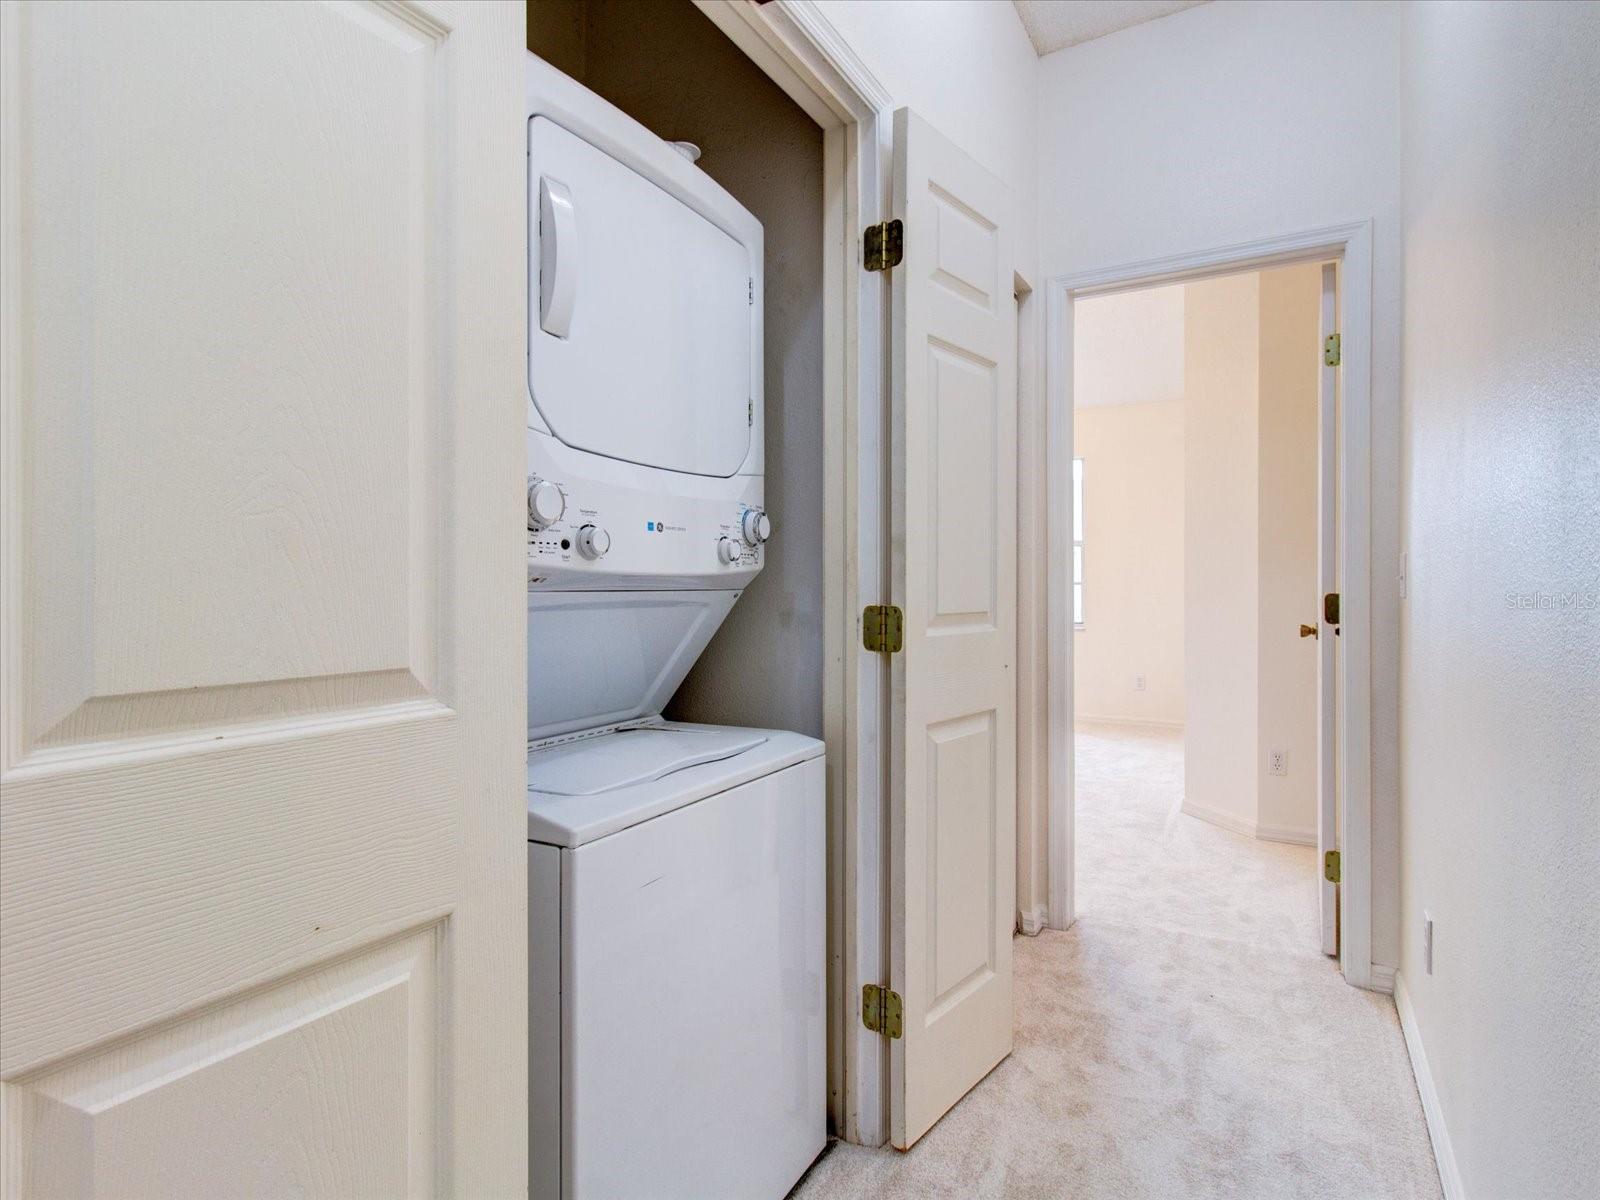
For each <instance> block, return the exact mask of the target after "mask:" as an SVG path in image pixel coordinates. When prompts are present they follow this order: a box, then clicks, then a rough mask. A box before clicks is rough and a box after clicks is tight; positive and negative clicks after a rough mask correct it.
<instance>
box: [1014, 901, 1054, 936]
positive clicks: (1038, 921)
mask: <svg viewBox="0 0 1600 1200" xmlns="http://www.w3.org/2000/svg"><path fill="white" fill-rule="evenodd" d="M1048 916H1049V913H1047V912H1046V911H1045V908H1044V906H1043V905H1040V906H1039V907H1038V908H1034V909H1030V910H1029V911H1027V912H1023V913H1018V914H1017V928H1018V929H1020V930H1022V932H1023V933H1024V934H1026V935H1027V936H1028V937H1038V936H1039V931H1040V930H1041V929H1044V928H1046V927H1047V925H1048V924H1049V922H1048V920H1047V918H1048Z"/></svg>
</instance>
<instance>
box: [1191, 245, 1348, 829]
mask: <svg viewBox="0 0 1600 1200" xmlns="http://www.w3.org/2000/svg"><path fill="white" fill-rule="evenodd" d="M1321 280H1322V270H1321V267H1320V266H1317V265H1316V264H1301V265H1296V266H1292V267H1279V268H1277V269H1274V270H1271V271H1260V272H1251V273H1249V274H1244V275H1232V276H1227V277H1225V278H1221V279H1208V280H1205V281H1203V282H1200V283H1191V284H1189V285H1187V286H1186V287H1185V289H1184V291H1185V299H1184V307H1185V323H1184V328H1185V353H1184V360H1185V362H1184V377H1185V393H1186V394H1185V406H1186V410H1187V411H1186V413H1185V424H1184V429H1185V435H1186V444H1185V450H1184V493H1185V513H1184V517H1183V521H1184V560H1185V564H1186V569H1185V593H1186V600H1185V603H1184V607H1183V613H1182V620H1183V622H1184V626H1185V629H1184V647H1185V656H1184V657H1185V663H1184V693H1185V701H1184V708H1185V711H1186V729H1185V735H1184V800H1183V808H1184V811H1185V812H1187V813H1190V814H1192V815H1194V816H1198V817H1203V818H1205V819H1207V820H1210V821H1214V822H1216V823H1217V824H1220V825H1223V826H1225V827H1227V828H1231V829H1234V830H1236V831H1237V832H1240V833H1246V834H1249V835H1252V836H1255V837H1264V838H1270V839H1276V840H1286V841H1314V840H1315V836H1316V763H1317V725H1316V713H1317V691H1316V688H1317V657H1316V643H1314V642H1310V641H1303V640H1301V638H1300V636H1299V632H1298V631H1299V624H1300V622H1301V621H1306V622H1308V623H1309V622H1312V621H1314V620H1315V619H1316V587H1317V576H1316V547H1317V541H1316V513H1317V507H1316V499H1317V384H1318V367H1319V363H1320V357H1321V356H1320V352H1319V347H1318V344H1317V333H1318V324H1319V319H1320V299H1321ZM1273 750H1282V751H1284V752H1285V755H1286V762H1287V767H1288V774H1286V775H1282V776H1279V775H1273V774H1271V772H1270V770H1269V768H1268V757H1269V754H1270V752H1271V751H1273Z"/></svg>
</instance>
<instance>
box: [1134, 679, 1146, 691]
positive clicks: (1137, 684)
mask: <svg viewBox="0 0 1600 1200" xmlns="http://www.w3.org/2000/svg"><path fill="white" fill-rule="evenodd" d="M1133 690H1134V691H1136V692H1142V691H1144V676H1143V675H1135V676H1134V677H1133Z"/></svg>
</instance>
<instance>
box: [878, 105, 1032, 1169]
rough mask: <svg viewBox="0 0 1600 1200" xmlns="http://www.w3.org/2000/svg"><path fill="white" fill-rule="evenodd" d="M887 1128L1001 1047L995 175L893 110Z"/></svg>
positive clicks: (1010, 686) (1005, 334)
mask: <svg viewBox="0 0 1600 1200" xmlns="http://www.w3.org/2000/svg"><path fill="white" fill-rule="evenodd" d="M894 213H895V216H897V217H899V218H900V219H902V220H903V221H904V238H905V257H904V260H903V261H902V262H901V264H900V265H899V266H897V267H895V268H894V269H893V272H892V279H893V289H894V295H893V302H892V305H893V331H892V354H893V361H892V384H893V388H892V391H893V417H892V420H893V493H894V501H893V504H894V507H893V513H892V521H893V545H894V559H893V582H892V591H893V598H894V603H895V604H896V605H898V606H899V607H900V608H901V609H902V610H904V620H905V642H904V649H903V651H902V652H901V653H899V654H896V655H894V656H893V659H892V662H893V668H892V671H893V688H892V699H891V722H890V747H891V760H890V784H891V788H890V794H891V801H890V806H891V822H890V826H891V830H890V832H891V838H890V843H891V863H890V866H891V889H892V891H891V904H890V913H891V926H890V935H891V937H890V942H891V972H890V973H891V983H892V986H893V988H894V989H895V990H896V991H897V992H899V993H900V995H901V997H902V1002H903V1030H904V1032H903V1035H902V1036H901V1037H900V1038H899V1039H898V1040H895V1041H893V1042H892V1043H891V1047H892V1049H891V1054H890V1067H891V1080H890V1097H891V1103H890V1110H891V1111H890V1117H891V1121H890V1124H891V1129H890V1133H891V1140H892V1141H893V1142H894V1144H895V1145H896V1146H900V1147H902V1148H904V1147H907V1146H910V1145H911V1144H912V1143H913V1142H915V1141H916V1140H917V1139H918V1138H919V1137H921V1136H922V1135H923V1134H924V1133H925V1132H927V1130H928V1129H929V1128H930V1127H931V1126H932V1125H933V1123H934V1122H935V1121H937V1120H938V1119H939V1118H940V1117H941V1116H942V1115H944V1113H945V1112H946V1111H947V1110H948V1109H949V1108H950V1106H951V1105H952V1104H954V1103H955V1102H956V1101H957V1100H959V1099H960V1098H961V1097H962V1096H963V1095H965V1094H966V1092H967V1091H968V1089H970V1088H971V1087H972V1085H973V1084H975V1083H977V1082H978V1080H980V1079H982V1078H983V1077H984V1075H986V1074H987V1073H988V1072H989V1071H990V1070H991V1069H992V1068H993V1067H994V1066H995V1064H996V1063H998V1062H999V1061H1000V1060H1001V1059H1003V1058H1004V1057H1005V1056H1006V1055H1007V1054H1009V1053H1010V1052H1011V1041H1012V1017H1011V935H1012V927H1013V924H1014V919H1015V908H1016V905H1015V890H1014V884H1013V879H1014V875H1015V870H1016V858H1015V853H1016V852H1015V836H1016V832H1015V831H1016V678H1015V674H1016V673H1015V665H1014V664H1015V658H1016V499H1017V497H1016V473H1015V471H1014V470H1013V464H1014V463H1015V462H1016V346H1017V338H1016V302H1015V299H1014V297H1013V295H1012V281H1013V278H1014V275H1013V268H1012V259H1011V253H1012V251H1011V237H1012V233H1011V225H1010V222H1011V216H1010V199H1009V197H1008V195H1007V193H1006V189H1005V187H1004V186H1003V185H1002V184H1001V183H1000V182H999V181H998V180H997V179H995V178H994V176H992V175H990V174H989V173H988V172H987V171H985V170H984V169H983V168H981V167H980V166H978V165H977V163H975V162H974V161H973V160H972V159H971V158H970V157H968V156H967V155H966V154H965V153H963V152H962V151H961V150H960V149H958V148H957V147H956V146H954V145H952V144H951V143H950V142H949V141H947V140H946V139H945V138H944V137H942V136H940V134H939V133H937V132H936V131H935V130H933V129H931V128H929V127H928V125H927V124H925V123H924V122H923V121H922V120H921V119H920V118H919V117H917V115H916V114H915V113H913V112H911V111H909V110H907V109H901V110H900V111H899V112H897V113H896V114H895V145H894Z"/></svg>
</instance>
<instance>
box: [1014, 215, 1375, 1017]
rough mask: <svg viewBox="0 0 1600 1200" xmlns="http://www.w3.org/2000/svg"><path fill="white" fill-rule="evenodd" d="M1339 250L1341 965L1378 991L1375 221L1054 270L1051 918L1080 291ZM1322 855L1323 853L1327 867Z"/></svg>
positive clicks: (1060, 854) (1067, 653)
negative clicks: (1374, 674)
mask: <svg viewBox="0 0 1600 1200" xmlns="http://www.w3.org/2000/svg"><path fill="white" fill-rule="evenodd" d="M1328 259H1335V260H1338V262H1339V264H1340V270H1341V272H1342V279H1341V282H1340V294H1339V304H1340V310H1341V311H1340V334H1341V339H1342V344H1341V358H1342V363H1341V366H1340V368H1339V369H1340V384H1341V388H1340V397H1339V402H1340V423H1339V446H1338V451H1339V473H1338V475H1339V477H1338V483H1337V486H1338V494H1339V509H1340V523H1339V536H1338V556H1339V568H1340V570H1339V578H1340V618H1341V625H1340V629H1341V634H1340V650H1341V654H1340V656H1339V670H1338V675H1339V680H1338V682H1339V687H1340V705H1341V708H1340V712H1339V720H1338V724H1339V731H1340V733H1341V734H1342V735H1343V736H1342V737H1340V738H1338V739H1337V740H1338V746H1337V754H1338V757H1339V762H1340V766H1341V774H1342V779H1343V784H1344V787H1343V794H1342V796H1341V797H1340V807H1341V817H1342V828H1343V841H1342V844H1341V847H1340V858H1341V862H1340V866H1341V871H1342V881H1341V886H1340V889H1339V921H1340V928H1341V939H1340V940H1341V945H1340V953H1339V965H1340V968H1341V969H1342V970H1343V972H1344V977H1345V981H1346V982H1347V983H1350V984H1352V985H1353V986H1356V987H1363V988H1371V987H1375V986H1376V987H1378V988H1379V989H1380V990H1381V989H1382V986H1383V984H1382V977H1381V973H1380V974H1375V972H1374V969H1373V963H1372V753H1371V746H1372V563H1371V544H1372V464H1371V457H1372V445H1371V443H1372V429H1371V421H1372V221H1371V220H1370V219H1369V220H1363V221H1355V222H1351V223H1348V224H1343V225H1334V226H1329V227H1325V228H1320V229H1310V230H1304V231H1300V232H1293V233H1287V234H1282V235H1279V236H1275V237H1266V238H1261V239H1258V240H1255V241H1250V242H1242V243H1239V244H1236V245H1231V246H1221V247H1216V248H1213V249H1207V250H1198V251H1193V252H1190V253H1186V254H1177V255H1173V256H1170V257H1166V258H1155V259H1147V260H1143V261H1137V262H1131V263H1123V264H1120V265H1114V266H1108V267H1103V268H1100V269H1097V270H1091V271H1081V272H1074V273H1071V274H1064V275H1056V276H1052V277H1051V278H1050V279H1049V280H1048V282H1047V285H1046V296H1045V356H1046V361H1045V389H1044V394H1045V397H1046V410H1047V413H1046V451H1045V454H1046V467H1045V482H1044V511H1045V512H1046V513H1048V514H1051V515H1052V517H1053V515H1054V514H1057V513H1061V514H1065V517H1064V519H1060V520H1057V519H1047V520H1046V527H1047V542H1048V547H1047V553H1046V569H1045V612H1044V625H1045V628H1044V631H1043V632H1044V644H1045V647H1046V662H1047V669H1046V674H1047V681H1046V719H1045V722H1046V723H1045V728H1046V731H1047V736H1046V737H1045V738H1044V740H1043V744H1042V745H1041V746H1040V748H1039V755H1040V757H1042V758H1044V759H1045V760H1046V761H1045V762H1044V763H1043V764H1038V763H1036V764H1035V768H1036V769H1039V768H1040V767H1041V766H1042V768H1043V770H1044V774H1045V779H1046V796H1047V818H1046V829H1047V831H1048V833H1047V841H1048V852H1047V854H1046V856H1045V860H1046V877H1047V895H1048V897H1049V904H1048V917H1047V924H1048V925H1049V927H1050V928H1052V929H1066V928H1067V927H1068V926H1070V925H1071V924H1072V923H1073V921H1074V920H1076V919H1077V914H1076V911H1075V909H1074V883H1075V880H1074V858H1075V844H1074V819H1073V807H1074V796H1073V757H1074V747H1073V687H1072V666H1073V646H1072V623H1071V620H1070V618H1069V616H1068V614H1069V612H1070V609H1071V595H1072V590H1071V588H1072V585H1071V578H1072V572H1071V566H1072V543H1071V539H1070V537H1069V536H1068V530H1069V529H1070V528H1071V524H1072V510H1071V506H1072V453H1073V450H1072V414H1073V395H1072V383H1073V381H1072V337H1073V302H1074V301H1075V300H1077V299H1079V298H1084V297H1088V296H1095V295H1107V294H1109V293H1113V292H1120V291H1131V290H1133V289H1135V288H1145V287H1152V286H1155V285H1158V284H1170V283H1182V282H1186V281H1192V280H1196V279H1203V278H1212V277H1215V276H1218V275H1228V274H1234V273H1237V272H1243V271H1256V270H1261V269H1263V268H1266V267H1275V266H1283V265H1286V264H1288V263H1294V262H1306V261H1326V260H1328ZM1319 866H1320V864H1319Z"/></svg>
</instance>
